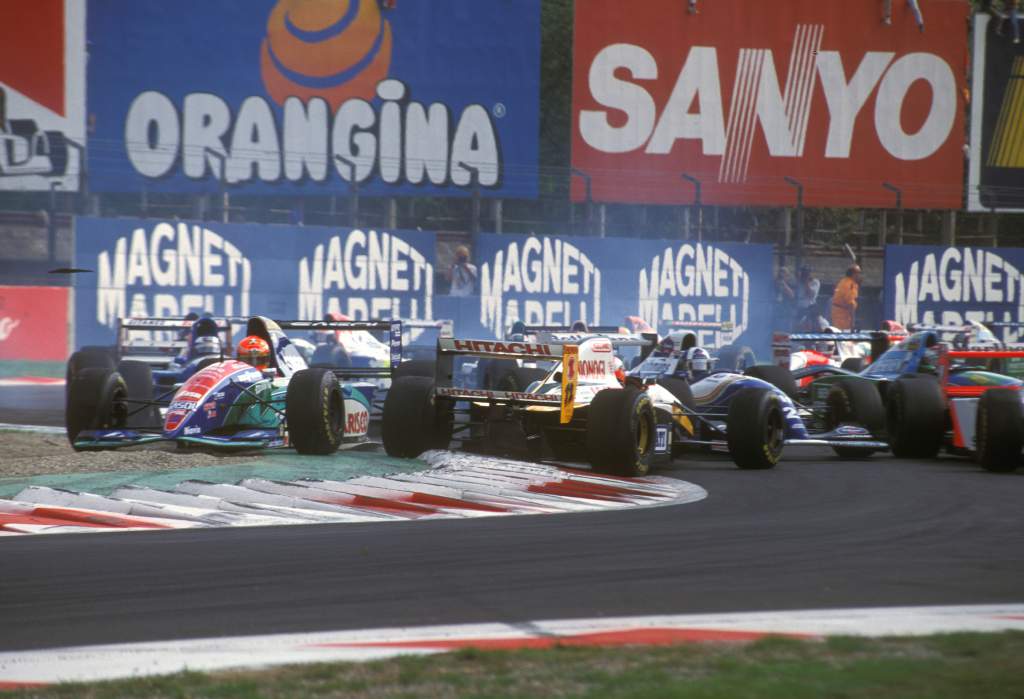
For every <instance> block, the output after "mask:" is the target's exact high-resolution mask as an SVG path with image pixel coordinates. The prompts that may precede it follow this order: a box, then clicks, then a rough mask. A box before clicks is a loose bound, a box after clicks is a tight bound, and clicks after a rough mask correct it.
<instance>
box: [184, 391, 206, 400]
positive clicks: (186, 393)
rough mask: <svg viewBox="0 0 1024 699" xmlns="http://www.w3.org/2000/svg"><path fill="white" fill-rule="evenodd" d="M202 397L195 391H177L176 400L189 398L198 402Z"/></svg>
mask: <svg viewBox="0 0 1024 699" xmlns="http://www.w3.org/2000/svg"><path fill="white" fill-rule="evenodd" d="M202 397H203V394H201V393H196V392H195V391H178V398H182V399H185V398H191V399H193V400H199V399H200V398H202Z"/></svg>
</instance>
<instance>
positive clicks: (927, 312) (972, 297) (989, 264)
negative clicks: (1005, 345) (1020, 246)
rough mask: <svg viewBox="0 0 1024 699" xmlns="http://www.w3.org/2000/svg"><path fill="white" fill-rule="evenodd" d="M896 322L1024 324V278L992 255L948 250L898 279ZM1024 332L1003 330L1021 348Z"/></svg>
mask: <svg viewBox="0 0 1024 699" xmlns="http://www.w3.org/2000/svg"><path fill="white" fill-rule="evenodd" d="M893 293H894V299H895V307H894V320H896V321H897V322H899V323H903V324H904V325H907V324H910V323H924V324H927V325H933V324H938V325H962V324H964V323H966V322H967V321H972V320H976V321H979V322H981V323H985V322H986V321H993V320H994V321H1001V322H1021V321H1024V277H1022V275H1021V270H1020V269H1018V268H1017V266H1016V265H1014V264H1013V263H1012V262H1010V261H1009V260H1007V259H1006V258H1004V257H1003V256H1002V255H1000V254H999V253H997V252H995V251H993V250H985V249H979V248H946V249H945V250H943V251H942V252H930V253H928V254H926V255H925V256H924V257H923V258H921V259H918V260H914V261H913V262H912V263H911V264H910V269H909V270H907V271H905V272H899V273H898V274H896V276H895V277H894V279H893ZM1021 330H1024V328H1021V329H1017V330H1016V331H1013V330H1010V329H1004V332H1003V333H1002V336H1003V340H1004V341H1007V342H1016V341H1017V339H1018V337H1019V334H1020V332H1021Z"/></svg>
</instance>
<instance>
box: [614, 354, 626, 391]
mask: <svg viewBox="0 0 1024 699" xmlns="http://www.w3.org/2000/svg"><path fill="white" fill-rule="evenodd" d="M612 373H613V374H615V378H617V379H618V380H619V384H621V385H623V386H625V385H626V365H625V363H623V361H622V358H621V357H619V356H618V355H616V356H614V357H612Z"/></svg>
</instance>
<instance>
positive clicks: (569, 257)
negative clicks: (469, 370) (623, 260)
mask: <svg viewBox="0 0 1024 699" xmlns="http://www.w3.org/2000/svg"><path fill="white" fill-rule="evenodd" d="M499 240H500V241H501V245H502V246H501V247H500V249H498V250H497V251H495V252H494V254H493V256H492V257H491V258H490V259H489V260H488V261H487V262H484V263H483V264H482V265H481V267H480V324H481V325H483V326H484V327H485V328H487V329H489V330H490V331H491V332H493V333H494V334H495V335H496V336H498V337H501V336H503V335H504V334H505V331H506V330H507V329H508V328H509V326H510V325H512V323H514V322H515V321H517V320H522V321H523V322H525V323H526V324H527V325H571V324H572V323H573V322H574V321H577V320H583V321H585V322H586V323H588V324H591V325H596V324H599V323H600V319H601V270H600V269H598V267H597V265H596V264H595V263H594V262H593V260H591V258H590V257H589V256H588V255H587V254H586V253H585V252H584V251H583V250H581V249H580V248H579V247H577V246H576V245H574V244H572V243H570V242H568V241H565V240H561V239H558V238H550V237H548V236H543V237H535V236H530V237H529V238H527V239H526V240H524V241H522V242H519V241H515V242H510V243H507V244H505V243H504V240H503V239H499Z"/></svg>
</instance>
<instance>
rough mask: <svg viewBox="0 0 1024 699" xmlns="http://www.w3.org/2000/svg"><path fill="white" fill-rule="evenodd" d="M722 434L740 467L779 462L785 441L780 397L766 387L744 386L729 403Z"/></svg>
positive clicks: (762, 466)
mask: <svg viewBox="0 0 1024 699" xmlns="http://www.w3.org/2000/svg"><path fill="white" fill-rule="evenodd" d="M725 424H726V431H725V438H726V442H727V444H728V445H729V455H730V456H732V460H733V462H735V464H736V465H737V466H739V467H740V468H745V469H766V468H772V467H773V466H775V464H777V463H779V459H780V458H781V457H782V447H783V444H784V442H785V427H786V420H785V416H784V415H783V414H782V400H781V399H780V398H779V396H778V394H777V393H775V392H773V391H771V390H769V389H767V388H744V389H742V390H740V391H739V393H737V394H736V396H735V397H734V398H733V399H732V402H730V403H729V414H728V415H727V416H726V422H725Z"/></svg>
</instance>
